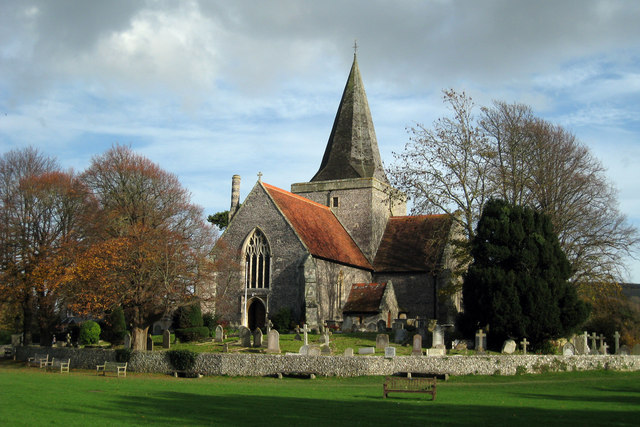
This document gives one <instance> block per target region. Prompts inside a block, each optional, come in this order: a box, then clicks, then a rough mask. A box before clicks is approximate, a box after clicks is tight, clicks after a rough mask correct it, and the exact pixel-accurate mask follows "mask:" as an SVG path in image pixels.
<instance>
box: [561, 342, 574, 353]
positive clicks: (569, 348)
mask: <svg viewBox="0 0 640 427" xmlns="http://www.w3.org/2000/svg"><path fill="white" fill-rule="evenodd" d="M575 354H576V348H575V346H574V345H573V344H571V343H570V342H568V343H566V344H565V345H564V346H563V347H562V355H563V356H574V355H575Z"/></svg>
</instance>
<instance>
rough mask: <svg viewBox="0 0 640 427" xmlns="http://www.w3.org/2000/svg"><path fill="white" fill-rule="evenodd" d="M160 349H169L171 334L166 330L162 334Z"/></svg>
mask: <svg viewBox="0 0 640 427" xmlns="http://www.w3.org/2000/svg"><path fill="white" fill-rule="evenodd" d="M162 348H171V332H169V330H168V329H165V330H164V332H163V333H162Z"/></svg>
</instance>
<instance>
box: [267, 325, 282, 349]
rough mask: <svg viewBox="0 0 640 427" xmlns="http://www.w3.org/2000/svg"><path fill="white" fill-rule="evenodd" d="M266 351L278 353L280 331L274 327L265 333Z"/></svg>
mask: <svg viewBox="0 0 640 427" xmlns="http://www.w3.org/2000/svg"><path fill="white" fill-rule="evenodd" d="M267 353H280V333H279V332H278V331H276V330H275V329H271V330H270V331H269V333H268V334H267Z"/></svg>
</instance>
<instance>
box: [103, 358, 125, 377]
mask: <svg viewBox="0 0 640 427" xmlns="http://www.w3.org/2000/svg"><path fill="white" fill-rule="evenodd" d="M100 372H102V375H103V376H106V375H107V372H113V373H114V374H117V376H120V374H122V376H123V377H126V376H127V363H126V362H125V363H118V362H106V361H105V362H104V364H103V365H96V375H98V374H99V373H100Z"/></svg>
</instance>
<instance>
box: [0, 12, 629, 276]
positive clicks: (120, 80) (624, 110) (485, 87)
mask: <svg viewBox="0 0 640 427" xmlns="http://www.w3.org/2000/svg"><path fill="white" fill-rule="evenodd" d="M639 20H640V2H638V1H616V0H600V1H598V0H575V1H573V0H562V1H557V0H549V1H545V0H542V1H526V0H523V1H515V0H484V1H481V2H480V1H475V0H469V1H453V0H451V1H449V0H431V1H410V0H407V1H394V2H391V1H387V2H385V1H375V0H362V1H331V0H325V1H322V2H319V1H313V2H312V1H287V0H282V1H260V2H258V1H255V2H254V1H252V2H250V1H238V0H235V1H233V2H229V1H205V0H201V1H195V0H194V1H168V0H167V1H161V0H148V1H131V0H111V1H97V0H96V1H82V0H77V1H70V0H58V1H46V0H43V1H35V0H16V1H13V0H0V151H1V152H6V151H8V150H10V149H14V148H20V147H25V146H29V145H30V146H35V147H37V148H39V149H41V150H42V151H43V152H45V153H47V154H51V155H53V156H56V157H57V158H58V159H59V161H60V162H61V164H62V165H63V166H65V167H69V168H74V169H75V170H77V171H82V170H83V169H84V168H86V167H87V166H88V165H89V162H90V160H91V157H92V156H94V155H96V154H100V153H102V152H104V151H105V150H106V149H108V148H109V147H110V146H112V145H113V144H115V143H119V144H125V145H130V146H131V147H132V148H133V149H134V150H135V151H137V152H139V153H141V154H143V155H145V156H147V157H148V158H150V159H151V160H153V161H154V162H156V163H158V164H159V165H160V166H161V167H162V168H164V169H166V170H168V171H170V172H173V173H175V174H176V175H178V177H179V178H180V180H181V182H182V183H183V185H184V186H185V187H187V188H188V189H189V190H190V191H191V192H192V194H193V200H194V202H195V203H197V204H200V205H201V206H203V207H204V209H205V211H206V212H207V213H215V212H217V211H221V210H226V209H228V205H229V200H230V186H231V176H232V175H233V174H235V173H238V174H240V175H241V176H242V178H243V183H242V194H243V197H244V195H246V193H247V192H248V191H249V190H250V189H251V187H252V186H253V185H254V183H255V181H256V180H257V173H258V172H262V173H263V174H264V177H263V180H264V181H265V182H268V183H270V184H273V185H276V186H279V187H282V188H285V189H289V187H290V184H291V183H294V182H303V181H308V180H309V179H310V178H311V177H312V176H313V174H314V173H315V172H316V170H317V168H318V166H319V165H320V160H321V159H322V154H323V152H324V148H325V144H326V142H327V138H328V136H329V133H330V130H331V126H332V124H333V118H334V115H335V112H336V108H337V106H338V102H339V100H340V96H341V94H342V89H343V87H344V83H345V81H346V78H347V75H348V72H349V68H350V66H351V62H352V60H353V48H352V46H353V44H354V40H357V43H358V46H359V48H358V63H359V65H360V71H361V73H362V77H363V80H364V83H365V87H366V90H367V95H368V99H369V105H370V107H371V112H372V116H373V120H374V123H375V126H376V132H377V136H378V143H379V146H380V150H381V155H382V157H383V160H385V161H386V163H387V164H389V163H390V162H391V161H392V159H393V154H392V153H393V152H400V151H401V150H402V148H403V146H404V144H405V143H406V142H407V140H408V135H407V133H406V130H405V129H406V127H407V126H411V125H412V124H414V123H416V122H418V123H423V124H426V125H429V124H431V123H432V122H433V121H434V120H435V119H436V118H438V117H440V116H442V115H444V114H445V113H446V110H445V109H444V106H443V104H442V102H441V95H442V90H443V89H445V88H453V89H456V90H458V91H463V90H464V91H466V92H467V93H468V94H469V95H470V96H472V97H473V99H474V101H476V103H477V104H480V105H488V104H490V103H491V101H492V100H495V99H498V100H504V101H507V102H521V103H526V104H529V105H531V106H532V107H533V109H534V111H535V113H536V114H537V115H538V116H540V117H543V118H545V119H547V120H549V121H551V122H554V123H557V124H561V125H563V126H564V127H566V128H567V129H568V130H570V131H571V132H573V133H574V134H575V135H576V136H577V137H578V138H579V139H580V140H581V141H582V142H583V143H584V144H586V145H587V146H588V147H589V148H590V149H591V150H592V152H593V153H594V154H595V156H596V157H598V158H599V159H600V160H601V161H602V162H603V164H604V165H605V166H606V167H607V169H608V176H609V178H610V179H611V181H612V183H614V185H615V186H616V187H617V188H618V190H619V192H620V193H619V194H620V196H619V199H620V207H621V210H622V211H623V212H624V213H625V214H626V215H627V217H628V218H629V220H630V221H631V222H632V223H633V224H635V225H636V226H638V227H640V193H639V192H638V182H639V181H640V167H639V165H640V25H638V22H639ZM629 266H630V269H631V274H630V276H629V277H628V280H631V281H634V282H636V283H640V263H638V262H634V261H631V260H630V261H629Z"/></svg>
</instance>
